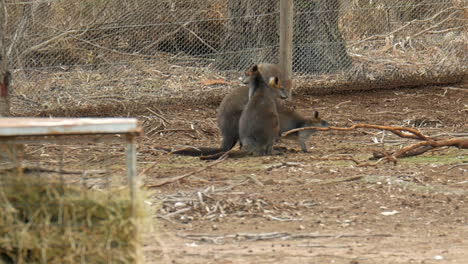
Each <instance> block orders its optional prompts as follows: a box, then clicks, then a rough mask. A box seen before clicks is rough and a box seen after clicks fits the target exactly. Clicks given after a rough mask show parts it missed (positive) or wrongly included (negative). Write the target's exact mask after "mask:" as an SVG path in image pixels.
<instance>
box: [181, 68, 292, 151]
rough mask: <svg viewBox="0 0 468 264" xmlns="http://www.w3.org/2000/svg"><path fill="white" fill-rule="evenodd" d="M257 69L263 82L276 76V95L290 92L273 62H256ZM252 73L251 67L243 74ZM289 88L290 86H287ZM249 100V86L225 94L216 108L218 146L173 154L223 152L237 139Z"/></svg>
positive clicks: (279, 70)
mask: <svg viewBox="0 0 468 264" xmlns="http://www.w3.org/2000/svg"><path fill="white" fill-rule="evenodd" d="M256 66H257V71H259V72H260V74H261V75H262V76H263V79H264V80H265V82H268V81H269V80H270V78H271V77H278V76H279V82H280V86H281V88H280V89H279V90H275V91H277V94H276V96H277V97H285V95H287V94H289V93H290V90H288V87H283V86H282V84H281V77H282V76H284V75H283V72H282V71H281V69H280V68H279V67H278V66H277V65H275V64H258V65H256ZM252 73H253V67H252V68H250V69H249V70H248V71H246V72H245V75H246V76H247V77H248V79H250V76H251V75H252ZM289 89H290V86H289ZM248 101H249V86H242V87H239V88H237V89H234V90H233V91H232V92H231V93H229V94H228V95H226V96H225V97H224V99H223V101H222V102H221V104H220V106H219V108H218V114H217V122H218V128H219V130H220V132H221V136H222V142H221V146H220V147H219V148H206V147H205V148H203V147H201V148H198V149H184V150H180V151H175V152H173V153H174V154H181V155H190V156H200V155H212V154H215V153H219V152H225V151H228V150H230V149H232V148H233V147H234V146H235V145H236V143H237V141H238V140H239V119H240V116H241V114H242V110H243V109H244V107H245V106H246V105H247V102H248Z"/></svg>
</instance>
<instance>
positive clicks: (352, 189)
mask: <svg viewBox="0 0 468 264" xmlns="http://www.w3.org/2000/svg"><path fill="white" fill-rule="evenodd" d="M293 103H294V104H295V105H296V108H297V110H298V111H300V112H301V113H303V114H304V115H308V116H312V115H313V112H314V111H319V112H320V115H321V116H322V118H323V119H325V120H327V121H328V122H329V123H330V124H331V125H333V126H340V127H346V126H351V125H353V124H358V123H368V124H376V125H398V126H400V125H403V126H408V127H415V128H417V129H419V130H420V131H422V132H423V133H424V134H426V135H430V136H441V137H467V136H468V114H467V113H468V84H467V83H465V84H458V85H453V86H431V87H419V88H405V89H393V90H371V91H363V92H349V93H331V94H328V95H313V96H312V95H304V94H300V95H296V96H295V97H294V100H293ZM216 107H217V106H216V105H214V104H213V106H212V107H207V106H206V105H204V106H200V107H196V106H195V105H192V106H190V105H187V106H186V107H185V108H181V107H180V105H176V106H174V107H171V106H170V105H164V107H162V106H159V107H158V105H154V106H153V107H152V108H148V109H147V110H148V111H146V113H144V114H141V115H138V116H137V117H138V119H139V120H140V121H141V124H142V126H143V127H144V129H145V134H144V136H142V137H141V138H140V139H139V142H138V143H139V145H138V169H139V172H140V173H141V174H142V175H143V177H142V183H143V185H145V186H146V187H148V186H151V185H154V184H157V183H160V182H162V181H164V180H168V179H171V178H173V177H176V176H181V175H184V174H187V173H194V172H196V173H194V174H193V175H190V176H188V177H186V178H184V179H182V180H177V181H175V182H173V183H170V184H165V185H162V186H160V187H152V188H149V192H148V196H147V197H146V199H145V204H147V205H148V209H149V213H150V221H149V223H147V224H146V226H145V227H144V228H143V230H144V241H145V243H144V247H143V249H142V251H143V255H144V257H145V261H146V263H181V264H183V263H190V264H195V263H203V264H206V263H222V264H228V263H256V264H257V263H338V264H340V263H346V264H358V263H360V264H365V263H392V264H393V263H425V264H428V263H468V239H467V237H468V196H467V195H468V156H467V154H468V151H467V150H461V149H457V148H454V147H450V148H449V147H444V148H439V149H437V150H434V151H430V152H427V153H425V154H423V155H420V156H415V157H410V158H402V159H399V160H398V163H397V164H393V163H385V164H384V163H382V164H379V165H378V166H373V167H358V166H356V164H355V163H354V162H352V161H349V160H335V161H330V160H328V161H327V160H318V158H327V157H328V158H336V157H353V158H354V159H356V160H359V161H368V159H369V158H370V157H372V153H373V152H375V151H390V150H395V149H398V148H401V147H403V146H406V145H408V144H411V143H414V142H415V141H414V140H409V139H403V138H399V137H397V136H395V135H393V134H391V133H390V132H385V133H384V132H382V131H380V130H369V129H362V130H357V131H347V132H341V131H340V132H339V131H324V132H316V133H315V134H314V135H313V136H312V137H311V138H310V140H309V142H308V145H309V153H302V152H301V151H300V147H299V145H298V144H297V142H296V141H294V140H282V141H281V142H280V143H278V144H277V145H276V147H278V148H280V149H281V150H282V151H283V154H282V155H274V156H264V157H233V158H228V159H226V160H223V161H221V162H218V163H216V164H214V165H213V161H202V160H200V159H199V158H198V157H188V156H180V155H172V154H169V153H168V152H167V151H164V150H162V147H164V148H172V149H179V148H182V147H183V146H187V145H188V146H204V147H206V146H212V147H216V146H218V145H219V143H220V140H221V139H220V136H219V133H218V130H217V126H216ZM65 143H66V142H62V143H61V144H65ZM59 147H60V145H50V146H47V147H46V146H30V147H28V148H27V149H26V152H27V153H28V158H29V160H31V161H38V162H47V161H48V162H49V163H51V160H52V156H51V155H50V153H55V155H56V156H57V153H60V152H59V151H58V150H59ZM236 148H237V147H236ZM89 150H92V152H91V155H90V152H89ZM47 151H49V152H50V153H48V152H47ZM64 153H68V154H67V155H65V160H64V161H63V164H64V165H65V168H66V169H72V170H73V169H79V170H82V169H83V168H86V169H87V170H88V171H90V172H91V171H93V170H94V171H95V172H96V171H99V170H101V169H105V170H107V171H112V172H113V173H114V172H118V173H120V174H122V175H125V162H124V160H125V159H124V157H125V152H124V147H123V146H122V144H120V143H119V144H118V143H116V144H114V143H112V144H102V145H96V144H94V145H83V144H81V145H77V146H74V147H70V148H69V149H68V150H66V151H65V152H64ZM85 155H86V156H85ZM79 162H81V163H79ZM56 164H57V163H56ZM56 164H55V165H56ZM51 165H54V164H51ZM207 166H211V167H209V168H207ZM197 171H198V172H197ZM103 175H105V174H102V173H97V174H96V175H94V176H93V175H90V176H89V177H88V176H87V177H88V178H89V179H86V181H90V182H89V183H88V182H87V184H89V185H90V186H88V187H90V188H92V186H94V185H98V184H102V183H103V182H104V178H105V177H104V176H103ZM122 179H125V177H122ZM78 180H80V179H77V181H78ZM91 181H94V182H91Z"/></svg>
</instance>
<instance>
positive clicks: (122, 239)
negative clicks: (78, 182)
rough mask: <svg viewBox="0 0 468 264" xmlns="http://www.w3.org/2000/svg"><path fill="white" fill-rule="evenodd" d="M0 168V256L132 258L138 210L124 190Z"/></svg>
mask: <svg viewBox="0 0 468 264" xmlns="http://www.w3.org/2000/svg"><path fill="white" fill-rule="evenodd" d="M2 174H3V175H1V176H0V204H1V205H2V206H1V207H0V262H2V263H136V262H138V259H139V256H138V254H137V252H138V248H139V235H138V229H137V225H138V223H139V220H141V219H142V216H143V213H142V211H140V210H139V209H137V210H136V211H134V212H132V204H131V201H130V200H129V199H128V197H129V196H128V190H127V191H118V192H117V191H116V192H112V194H111V193H110V192H111V191H109V192H107V193H104V192H97V191H90V190H87V189H84V188H76V187H71V186H67V185H64V184H62V183H61V182H59V181H52V180H45V178H44V177H37V175H36V176H31V175H29V174H27V175H22V176H19V175H13V174H7V175H5V172H2ZM133 213H135V217H133V215H132V214H133Z"/></svg>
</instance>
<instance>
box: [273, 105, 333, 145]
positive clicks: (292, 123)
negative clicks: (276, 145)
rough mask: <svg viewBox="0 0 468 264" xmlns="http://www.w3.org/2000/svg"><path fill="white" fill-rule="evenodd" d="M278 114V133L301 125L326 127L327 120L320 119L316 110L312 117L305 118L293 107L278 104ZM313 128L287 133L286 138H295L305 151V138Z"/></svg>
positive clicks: (312, 131) (310, 133) (306, 138)
mask: <svg viewBox="0 0 468 264" xmlns="http://www.w3.org/2000/svg"><path fill="white" fill-rule="evenodd" d="M277 109H278V115H279V120H280V133H284V132H286V131H289V130H292V129H296V128H302V127H327V126H328V122H327V121H325V120H322V119H321V118H320V117H319V113H318V112H317V111H315V112H314V116H313V117H312V118H305V117H303V116H302V115H301V114H299V113H298V112H297V111H294V110H293V109H289V108H287V107H285V106H283V105H280V104H278V105H277ZM314 132H315V131H314V130H302V131H298V132H294V133H292V134H289V135H288V136H287V138H297V140H298V141H299V145H300V146H301V149H302V151H303V152H308V151H307V144H306V142H307V140H308V139H309V137H310V135H312V133H314Z"/></svg>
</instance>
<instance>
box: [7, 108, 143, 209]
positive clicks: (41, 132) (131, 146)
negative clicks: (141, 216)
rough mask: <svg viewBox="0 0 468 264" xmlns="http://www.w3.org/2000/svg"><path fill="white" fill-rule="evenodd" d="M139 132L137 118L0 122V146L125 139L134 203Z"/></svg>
mask: <svg viewBox="0 0 468 264" xmlns="http://www.w3.org/2000/svg"><path fill="white" fill-rule="evenodd" d="M141 132H142V130H141V128H140V127H138V123H137V119H136V118H21V117H19V118H11V117H8V118H0V144H4V143H8V144H23V143H25V142H37V143H41V142H46V141H50V139H49V138H51V137H52V138H53V139H55V138H59V137H60V136H70V135H77V136H86V135H87V136H90V135H109V134H121V135H125V141H126V144H127V146H126V147H127V150H126V155H127V175H128V184H129V187H130V195H131V199H132V201H133V202H135V201H136V198H135V195H136V191H137V190H136V189H137V168H136V137H137V136H138V135H139V134H141ZM25 137H26V138H27V140H25ZM83 140H86V137H83Z"/></svg>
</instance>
